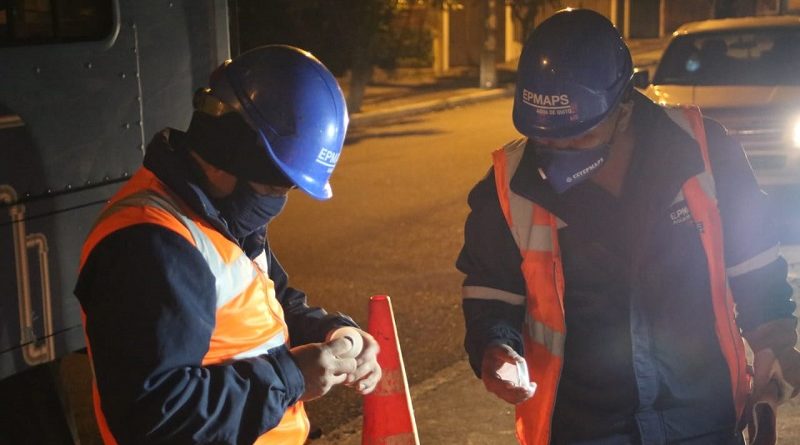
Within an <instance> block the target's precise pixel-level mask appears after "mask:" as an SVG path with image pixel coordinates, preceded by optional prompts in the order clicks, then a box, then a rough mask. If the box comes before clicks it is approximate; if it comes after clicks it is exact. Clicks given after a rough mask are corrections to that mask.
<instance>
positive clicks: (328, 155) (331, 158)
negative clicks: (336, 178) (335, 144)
mask: <svg viewBox="0 0 800 445" xmlns="http://www.w3.org/2000/svg"><path fill="white" fill-rule="evenodd" d="M340 154H341V153H337V152H335V151H333V150H328V149H327V148H323V149H322V150H320V151H319V154H318V155H317V159H316V161H317V163H318V164H322V165H324V166H325V167H328V169H329V170H328V171H331V170H333V167H335V166H336V161H338V160H339V155H340Z"/></svg>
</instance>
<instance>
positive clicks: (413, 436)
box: [361, 295, 419, 445]
mask: <svg viewBox="0 0 800 445" xmlns="http://www.w3.org/2000/svg"><path fill="white" fill-rule="evenodd" d="M367 331H368V332H369V333H370V334H372V336H373V337H375V340H377V341H378V345H380V347H381V352H380V353H378V364H379V365H380V366H381V370H382V371H383V377H382V378H381V381H380V382H379V383H378V386H377V387H376V388H375V390H374V391H372V393H370V394H367V395H366V396H364V429H363V431H362V433H361V443H362V445H419V435H418V434H417V424H416V421H415V420H414V408H413V406H412V405H411V397H410V395H409V392H408V381H407V380H406V370H405V367H404V366H403V354H402V353H401V352H400V343H399V342H398V341H397V327H396V326H395V324H394V313H393V312H392V302H391V299H390V298H389V296H388V295H374V296H372V297H370V299H369V323H368V326H367Z"/></svg>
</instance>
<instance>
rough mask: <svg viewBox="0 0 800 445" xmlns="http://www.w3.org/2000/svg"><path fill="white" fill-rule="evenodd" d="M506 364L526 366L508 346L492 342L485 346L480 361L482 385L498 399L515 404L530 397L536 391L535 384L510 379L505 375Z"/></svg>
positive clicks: (522, 359) (523, 360)
mask: <svg viewBox="0 0 800 445" xmlns="http://www.w3.org/2000/svg"><path fill="white" fill-rule="evenodd" d="M508 365H513V366H514V367H517V366H527V364H526V363H525V359H524V358H522V357H521V356H520V355H519V354H517V353H516V351H514V350H513V349H512V348H511V347H510V346H508V345H504V344H492V345H489V346H488V347H487V348H486V351H484V353H483V361H482V362H481V380H483V386H485V387H486V390H487V391H489V392H490V393H492V394H494V395H496V396H497V397H499V398H500V399H502V400H504V401H506V402H508V403H511V404H513V405H516V404H518V403H522V402H524V401H526V400H528V399H530V398H531V397H533V393H534V392H535V391H536V386H535V385H531V384H530V382H517V381H512V380H510V379H509V377H508V376H507V374H506V372H505V371H504V369H506V368H507V367H508Z"/></svg>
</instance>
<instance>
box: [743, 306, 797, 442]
mask: <svg viewBox="0 0 800 445" xmlns="http://www.w3.org/2000/svg"><path fill="white" fill-rule="evenodd" d="M796 326H797V320H796V319H794V318H792V319H782V320H774V321H771V322H768V323H765V324H762V325H761V326H759V327H758V328H757V329H756V330H754V331H751V332H747V333H744V334H743V336H744V338H745V340H747V343H748V344H749V345H750V348H751V349H752V350H753V381H752V392H751V394H750V398H749V400H748V402H747V406H746V407H745V413H744V416H745V418H744V419H742V420H743V421H744V422H746V424H747V436H748V444H750V445H774V444H775V443H776V441H777V428H776V427H777V419H776V417H777V412H778V405H780V404H781V403H783V402H785V401H786V400H787V399H789V398H792V397H795V396H796V395H797V393H798V391H800V351H798V350H797V349H795V348H794V345H795V343H796V342H797V332H796Z"/></svg>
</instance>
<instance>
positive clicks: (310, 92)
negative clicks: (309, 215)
mask: <svg viewBox="0 0 800 445" xmlns="http://www.w3.org/2000/svg"><path fill="white" fill-rule="evenodd" d="M208 94H210V95H211V96H213V97H215V98H217V99H218V100H220V101H222V102H223V103H225V105H227V106H230V107H232V108H234V109H236V110H237V111H238V112H239V113H240V114H241V115H242V117H243V118H244V120H245V121H246V122H247V123H248V124H249V125H250V127H252V128H253V129H254V130H255V131H256V132H257V133H258V135H259V138H260V140H261V143H262V145H263V146H264V150H265V152H266V154H267V155H268V156H269V158H270V159H271V160H272V161H273V162H274V163H275V165H277V166H278V168H279V169H280V170H281V172H283V173H284V174H285V175H286V177H288V178H289V180H291V181H292V182H293V183H294V184H295V185H297V187H299V188H300V189H301V190H303V191H305V192H306V193H308V194H309V195H311V196H312V197H314V198H317V199H328V198H330V197H331V196H332V195H333V192H332V191H331V186H330V183H329V182H328V179H329V178H330V176H331V173H332V172H333V169H334V167H335V166H336V162H337V161H338V160H339V155H340V153H341V151H342V146H343V145H344V137H345V133H346V132H347V123H348V116H347V104H346V102H345V99H344V95H343V94H342V90H341V89H340V88H339V84H338V83H337V82H336V79H335V78H334V77H333V74H331V72H330V71H328V69H327V68H325V66H324V65H323V64H322V63H321V62H320V61H319V60H317V59H316V58H315V57H314V56H313V55H311V53H309V52H307V51H303V50H301V49H299V48H295V47H292V46H288V45H267V46H262V47H258V48H254V49H252V50H250V51H247V52H245V53H242V54H240V55H239V56H238V57H236V58H235V59H233V60H229V61H226V62H225V63H224V64H222V65H221V66H220V67H219V68H217V70H216V71H214V73H212V75H211V79H210V84H209V91H208Z"/></svg>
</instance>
